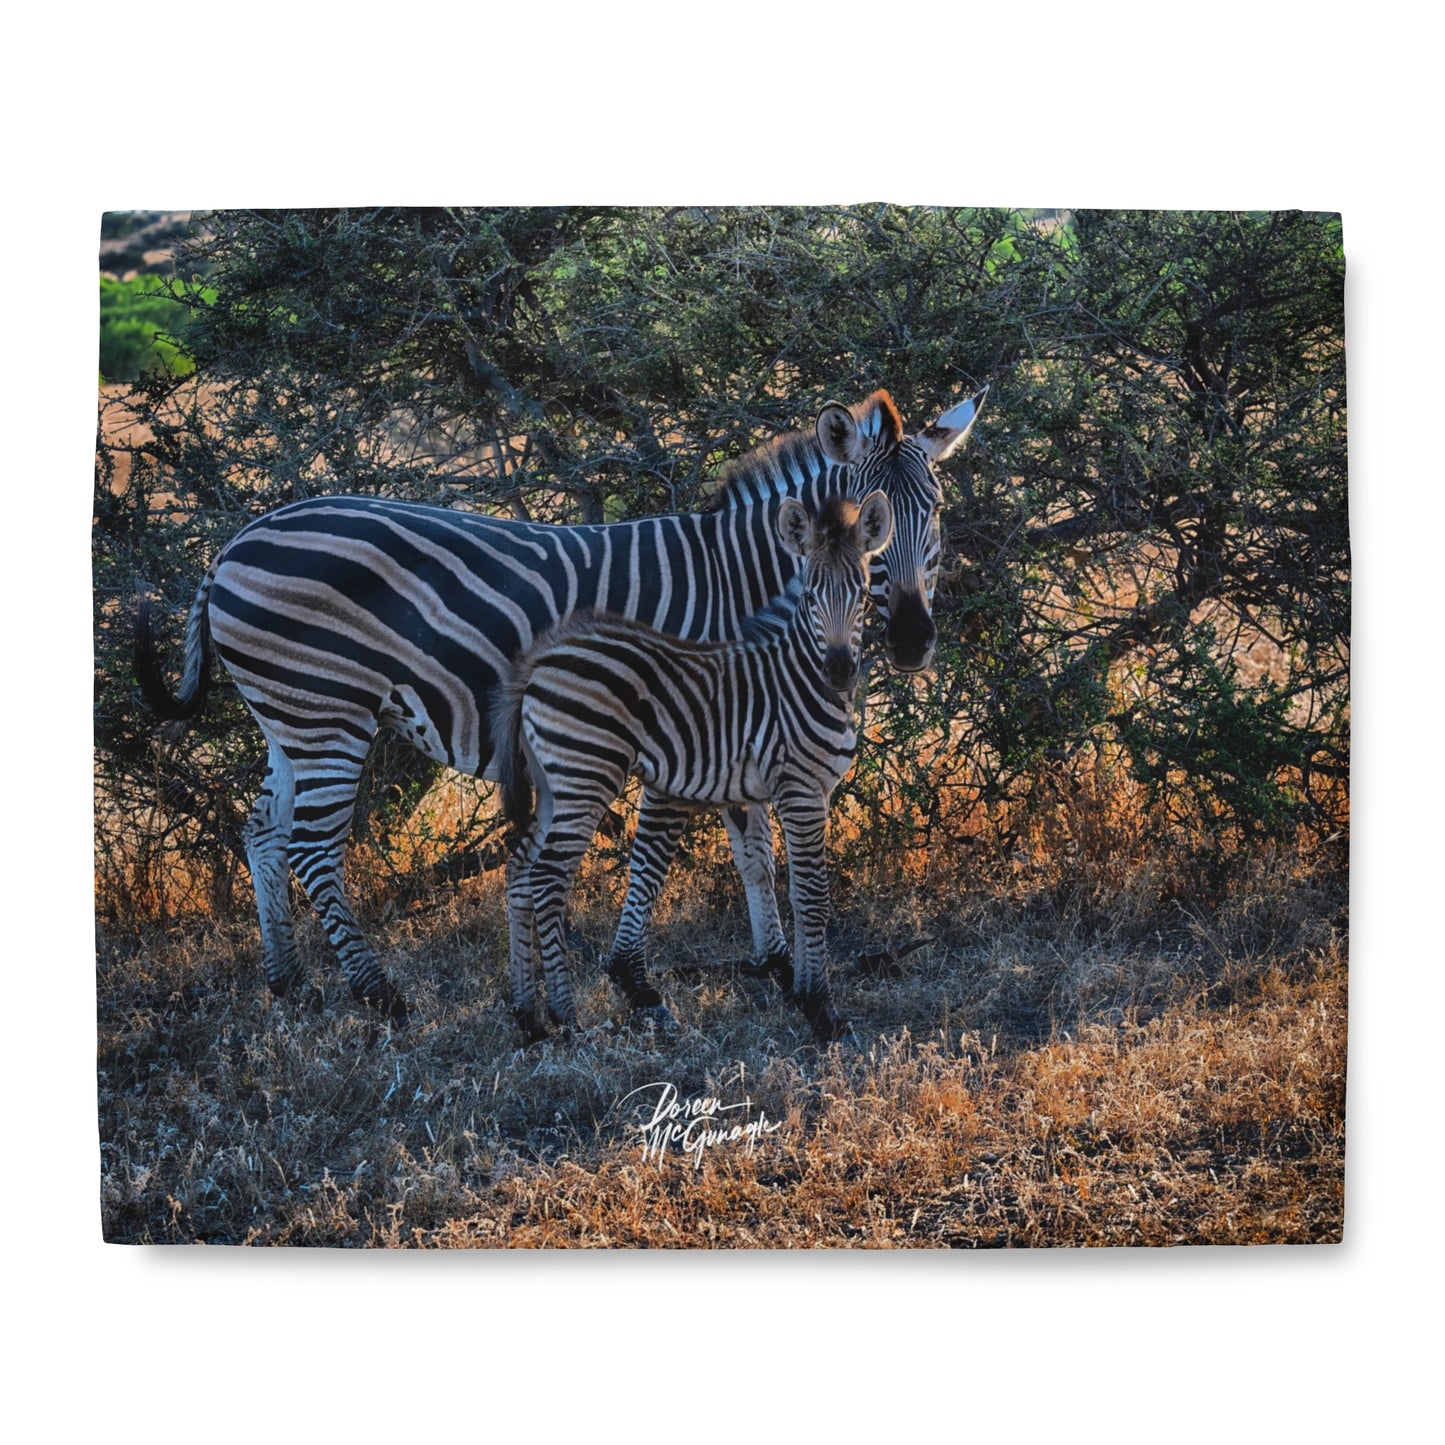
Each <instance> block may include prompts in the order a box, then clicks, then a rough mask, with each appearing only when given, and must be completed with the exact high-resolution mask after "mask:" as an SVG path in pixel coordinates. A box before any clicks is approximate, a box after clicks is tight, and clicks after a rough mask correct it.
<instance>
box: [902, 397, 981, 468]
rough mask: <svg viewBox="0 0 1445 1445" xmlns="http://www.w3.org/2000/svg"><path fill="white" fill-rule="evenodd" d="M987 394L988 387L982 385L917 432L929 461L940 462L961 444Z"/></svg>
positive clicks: (971, 427) (971, 428) (976, 417)
mask: <svg viewBox="0 0 1445 1445" xmlns="http://www.w3.org/2000/svg"><path fill="white" fill-rule="evenodd" d="M987 395H988V387H984V389H983V390H982V391H980V392H978V393H977V394H976V395H974V396H971V397H969V399H968V400H967V401H961V402H959V404H958V405H957V406H953V407H950V408H949V409H948V410H947V411H946V412H944V413H943V415H942V416H941V417H939V418H938V420H937V421H936V422H934V423H933V425H932V426H926V427H924V428H923V430H922V431H921V432H919V433H918V441H919V443H920V444H921V445H922V447H923V450H924V451H925V452H927V453H928V460H929V461H931V462H941V461H942V460H943V459H944V457H947V456H951V455H952V454H953V453H954V452H956V451H957V450H958V448H959V447H961V446H962V445H963V443H964V442H965V441H966V440H967V439H968V434H969V432H971V431H972V430H973V424H974V422H976V421H977V420H978V414H979V412H981V411H982V410H983V399H984V397H986V396H987Z"/></svg>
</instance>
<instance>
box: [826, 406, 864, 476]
mask: <svg viewBox="0 0 1445 1445" xmlns="http://www.w3.org/2000/svg"><path fill="white" fill-rule="evenodd" d="M816 430H817V433H818V445H819V446H820V447H821V448H822V449H823V455H824V456H825V457H827V458H828V460H829V461H830V462H833V463H834V464H835V465H837V466H840V467H851V466H854V465H855V464H856V463H858V462H860V461H862V460H863V454H864V452H866V451H867V450H868V442H867V439H866V438H865V437H864V435H863V432H862V429H861V428H860V427H859V425H858V423H857V421H856V420H855V418H854V416H853V413H852V412H851V411H849V410H848V408H847V407H846V406H844V405H843V403H842V402H841V401H830V402H829V403H828V405H827V406H825V407H824V408H823V410H822V411H820V412H819V413H818V424H817V428H816Z"/></svg>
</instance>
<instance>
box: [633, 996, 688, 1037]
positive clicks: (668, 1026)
mask: <svg viewBox="0 0 1445 1445" xmlns="http://www.w3.org/2000/svg"><path fill="white" fill-rule="evenodd" d="M648 992H649V993H652V996H653V998H654V999H656V1000H657V1001H656V1002H655V1003H651V1004H644V1003H639V1004H634V1005H633V1008H632V1022H633V1023H634V1024H641V1025H642V1026H643V1028H645V1029H648V1030H650V1031H651V1032H653V1033H659V1034H675V1033H677V1032H678V1022H677V1020H676V1019H675V1018H673V1016H672V1010H671V1009H670V1008H668V1006H667V1005H666V1004H665V1003H663V1001H662V1000H661V999H660V998H658V997H657V995H656V993H654V992H653V991H652V990H651V989H649V990H648Z"/></svg>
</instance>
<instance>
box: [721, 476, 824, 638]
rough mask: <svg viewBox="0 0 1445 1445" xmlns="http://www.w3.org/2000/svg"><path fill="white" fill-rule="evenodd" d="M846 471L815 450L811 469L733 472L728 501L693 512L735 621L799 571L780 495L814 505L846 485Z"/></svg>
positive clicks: (781, 589)
mask: <svg viewBox="0 0 1445 1445" xmlns="http://www.w3.org/2000/svg"><path fill="white" fill-rule="evenodd" d="M850 476H851V473H850V471H849V470H848V468H846V467H837V466H832V465H830V464H828V463H827V462H826V461H824V459H823V457H822V454H821V453H817V454H816V465H815V466H814V467H813V468H812V469H811V470H810V469H807V468H805V467H803V466H801V465H791V466H789V467H787V468H786V469H784V468H776V469H774V470H771V471H769V472H767V473H766V474H762V473H759V474H755V475H750V476H748V477H738V478H735V479H734V480H733V482H732V483H731V485H730V486H729V489H728V492H727V498H728V501H727V505H725V506H721V507H719V508H718V509H717V510H716V511H713V512H704V513H698V514H695V515H696V517H697V521H698V523H699V524H700V526H699V540H700V541H701V543H702V545H703V546H704V547H705V548H706V549H707V550H708V551H709V552H710V554H711V560H712V565H713V566H714V567H715V568H716V571H717V576H718V578H719V583H720V585H721V586H722V588H724V589H725V590H726V591H727V592H728V594H729V596H730V600H731V604H732V609H731V610H732V614H733V617H734V618H735V619H736V620H737V621H738V622H741V620H742V619H743V618H746V617H750V616H751V615H752V614H753V613H755V612H758V611H760V610H761V609H762V608H764V607H766V606H767V605H768V603H770V602H772V601H774V600H775V599H777V598H778V597H780V596H781V595H782V594H783V593H784V592H786V591H787V588H788V584H789V583H790V582H792V580H793V579H794V578H795V577H796V576H797V575H798V571H799V564H798V561H797V559H796V558H795V557H793V556H792V554H791V553H789V552H787V551H785V550H784V548H783V544H782V542H781V541H780V540H779V538H778V510H779V508H780V507H781V506H782V505H783V502H784V500H785V499H786V498H788V497H796V498H797V499H798V500H799V501H801V502H803V503H804V505H806V506H807V507H808V509H809V510H810V511H816V510H817V509H818V507H819V506H820V505H821V503H822V502H823V500H824V499H825V498H827V497H831V496H833V495H835V494H842V493H843V492H845V491H846V490H847V487H848V483H849V478H850Z"/></svg>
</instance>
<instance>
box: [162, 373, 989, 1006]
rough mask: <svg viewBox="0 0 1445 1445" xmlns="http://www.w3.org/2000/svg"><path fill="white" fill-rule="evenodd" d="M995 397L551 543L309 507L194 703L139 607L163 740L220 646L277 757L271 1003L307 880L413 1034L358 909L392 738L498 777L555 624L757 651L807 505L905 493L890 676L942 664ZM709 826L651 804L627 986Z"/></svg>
mask: <svg viewBox="0 0 1445 1445" xmlns="http://www.w3.org/2000/svg"><path fill="white" fill-rule="evenodd" d="M983 397H984V393H983V392H980V393H979V394H978V395H977V396H974V397H971V398H969V399H968V400H966V401H963V402H960V403H959V404H958V405H957V406H954V407H952V408H950V409H949V410H948V411H946V412H945V413H944V414H943V415H942V416H940V417H939V418H938V420H937V422H935V423H934V424H933V425H932V426H929V427H925V428H924V429H923V430H922V431H921V432H919V433H917V434H916V435H913V436H909V435H906V434H905V433H904V430H903V424H902V422H901V420H900V418H899V415H898V412H897V409H896V408H895V407H894V405H893V402H892V400H891V398H890V397H889V396H888V394H887V393H886V392H883V391H879V392H875V393H874V394H873V395H872V396H870V397H868V398H867V399H866V400H865V401H863V402H861V403H859V404H858V405H857V406H854V407H851V408H849V407H845V406H842V405H839V404H837V403H830V404H829V405H828V406H826V407H824V408H823V410H822V412H821V413H820V414H819V416H818V419H817V423H816V426H815V427H814V429H813V432H812V434H806V433H800V432H790V433H785V434H784V435H782V436H780V437H777V438H775V439H774V440H773V441H771V442H768V443H766V444H764V445H763V446H761V447H759V448H757V449H756V450H754V451H752V452H750V453H748V454H747V455H746V456H744V457H742V458H740V459H739V460H738V461H737V462H735V463H733V464H732V466H731V467H730V468H729V469H728V470H727V471H726V473H725V474H724V477H723V479H722V482H721V484H720V486H719V489H718V492H717V495H716V497H715V499H714V503H713V505H712V507H711V508H710V509H709V510H707V511H702V512H694V513H683V514H677V515H672V516H665V517H651V518H643V519H640V520H637V521H632V522H616V523H612V524H610V525H607V526H574V527H549V526H541V525H535V524H532V523H526V522H518V521H514V520H510V519H502V518H496V517H490V516H483V515H478V514H475V513H468V512H460V511H451V510H447V509H445V508H438V507H424V506H418V505H415V504H412V503H406V502H395V501H387V500H382V499H377V498H368V497H319V498H313V499H310V500H306V501H301V502H294V503H292V504H291V505H289V506H286V507H282V508H280V509H278V510H277V511H275V512H271V513H268V514H267V515H265V516H263V517H259V518H257V519H256V520H255V521H253V522H251V523H249V524H248V525H247V526H246V527H244V528H243V529H242V530H241V531H240V532H239V533H237V535H236V536H235V537H234V538H233V539H232V540H231V541H230V542H229V543H228V544H227V545H226V546H225V547H223V548H222V549H221V551H220V553H219V554H218V555H217V556H216V558H215V560H214V561H213V562H212V563H211V566H210V568H209V570H208V571H207V573H206V575H205V577H204V578H203V579H202V581H201V584H200V587H199V589H198V591H197V593H196V597H195V601H194V602H193V604H192V606H191V610H190V616H189V619H188V622H187V628H186V645H185V664H184V673H183V677H182V681H181V687H180V692H179V694H178V695H173V694H172V693H171V691H170V689H169V687H168V686H167V685H166V683H165V681H164V679H163V678H162V675H161V670H160V664H159V661H158V658H157V654H156V648H155V643H154V638H153V634H152V622H151V617H150V611H149V608H148V607H147V606H146V604H145V603H144V601H143V602H142V605H141V608H140V612H139V616H138V619H137V633H136V672H137V676H138V678H139V680H140V683H141V688H142V692H143V694H144V696H145V698H146V700H147V702H148V703H149V704H150V706H151V708H152V709H153V710H154V711H155V712H156V713H157V714H158V715H159V716H160V717H162V718H167V719H170V718H180V717H189V716H192V715H194V714H195V713H196V712H198V711H199V710H200V708H201V706H202V704H203V703H204V700H205V694H206V689H207V686H208V681H209V663H210V656H211V652H212V649H213V648H214V650H215V651H216V652H218V653H219V654H220V656H221V659H222V661H223V662H224V663H225V664H226V668H227V670H228V671H229V672H230V674H231V677H232V679H233V680H234V681H235V683H236V686H237V688H238V689H239V691H240V693H241V696H242V698H243V699H244V700H245V702H246V704H247V706H248V707H249V708H250V710H251V712H252V714H253V715H254V717H255V718H256V721H257V723H258V724H259V725H260V728H261V731H262V733H263V734H264V735H265V737H266V741H267V745H268V760H267V761H268V767H267V773H266V778H265V781H264V782H263V784H262V787H261V793H260V797H259V798H258V799H257V802H256V806H255V809H254V811H253V812H252V814H251V817H250V819H249V821H248V823H247V825H246V834H245V841H246V856H247V859H248V861H249V863H250V867H251V877H252V882H253V885H254V888H255V892H256V904H257V911H258V912H259V914H260V922H261V938H262V945H263V949H264V952H265V962H266V980H267V983H268V984H269V985H270V988H271V990H272V992H274V993H276V994H277V995H281V994H284V993H285V992H286V990H287V988H288V987H289V986H290V985H291V984H292V983H293V982H294V981H295V979H296V976H297V974H298V973H299V970H300V955H299V953H298V952H297V948H296V941H295V936H294V931H293V924H292V918H291V911H290V905H289V900H288V893H287V883H288V878H289V874H290V872H292V871H294V872H295V874H296V876H297V878H299V879H300V881H301V883H302V885H303V886H304V887H305V889H306V892H307V894H308V895H309V897H310V900H311V903H312V906H313V907H315V909H316V910H317V912H318V913H319V915H320V917H321V920H322V925H323V928H324V930H325V932H326V936H327V939H328V940H329V942H330V943H331V945H332V947H333V948H334V949H335V951H336V953H337V956H338V958H339V960H340V962H341V966H342V969H343V971H344V973H345V975H346V978H347V981H348V982H349V983H350V985H351V989H352V992H353V993H354V994H355V995H356V996H357V997H358V998H360V999H362V1000H363V1001H365V1002H366V1003H368V1004H370V1005H371V1006H373V1007H376V1008H378V1009H380V1010H382V1011H383V1012H384V1013H386V1014H387V1015H389V1016H390V1017H393V1018H403V1017H405V1014H406V1004H405V1002H404V1000H403V999H402V998H401V996H400V995H399V994H398V993H397V991H396V990H395V989H394V988H393V987H392V985H391V983H390V981H389V980H388V979H387V977H386V975H385V973H384V971H383V970H382V967H381V965H380V963H379V962H378V960H377V958H376V956H375V955H374V954H373V953H372V951H371V949H370V947H369V946H368V944H367V942H366V938H365V935H364V934H363V933H362V930H361V927H360V925H359V924H358V923H357V921H356V917H355V914H354V913H353V912H352V911H351V908H350V905H349V904H348V902H347V900H346V894H345V884H344V875H343V868H342V865H343V853H344V848H345V843H346V838H347V836H348V834H349V833H350V830H351V821H352V814H353V811H354V808H355V802H356V789H357V784H358V782H359V780H360V777H361V771H362V764H363V762H364V760H365V757H366V754H367V752H368V751H369V750H370V747H371V745H372V742H373V741H374V739H375V737H376V734H377V733H378V731H380V730H382V729H387V730H389V731H391V732H394V733H396V734H399V735H400V736H402V737H403V738H405V739H406V740H407V741H409V742H410V743H412V744H413V745H414V746H415V747H417V748H419V749H420V750H421V751H422V752H424V753H426V754H427V756H429V757H431V758H434V759H436V760H437V761H439V762H443V763H446V764H448V765H449V766H451V767H453V768H456V769H458V770H459V771H461V772H464V773H471V774H486V773H487V770H488V768H489V765H490V763H491V757H492V749H491V739H490V736H489V732H488V714H489V708H490V703H491V697H492V692H493V690H494V688H495V686H496V683H497V680H498V678H499V676H500V675H501V674H502V673H503V672H504V671H505V670H506V668H507V666H508V665H509V664H510V662H511V661H512V659H513V658H515V657H516V656H517V655H518V654H519V653H521V652H523V651H525V650H526V649H527V648H528V647H530V646H531V644H532V641H533V638H534V637H535V636H537V635H538V634H540V633H541V632H543V631H545V630H546V629H547V628H548V627H550V626H552V625H553V624H554V623H555V622H556V621H557V620H558V619H559V618H561V617H565V616H567V615H568V614H569V613H571V612H573V611H575V610H577V609H580V608H598V609H602V610H606V611H610V612H613V613H616V614H619V615H621V616H623V617H627V618H639V619H642V620H644V621H646V622H648V623H650V624H651V625H653V626H655V627H657V628H659V629H661V630H663V631H665V632H670V633H673V634H675V635H679V636H682V637H687V638H693V639H716V640H729V639H734V638H736V637H738V636H739V635H740V633H741V628H742V623H743V620H744V619H745V618H747V617H748V616H750V615H751V614H752V613H754V612H756V611H758V610H759V608H761V607H762V606H764V605H765V604H766V603H767V602H768V601H769V600H771V599H772V598H774V597H776V596H778V595H779V594H780V593H781V592H782V591H783V590H784V588H785V587H786V586H787V584H788V582H789V581H790V580H791V578H792V577H793V575H794V573H795V572H796V570H797V563H796V560H795V559H794V558H793V557H791V556H790V555H789V554H788V553H787V552H786V551H785V550H784V549H783V548H782V546H781V545H780V544H779V542H778V541H777V536H776V530H775V527H774V522H775V520H776V517H777V512H778V508H779V507H780V506H781V504H782V502H783V500H784V499H785V498H786V497H788V496H795V497H801V498H803V499H805V500H806V501H808V502H809V504H810V505H813V506H815V507H816V506H817V505H818V504H819V503H820V502H821V500H822V499H823V498H824V497H826V496H832V495H844V494H849V493H853V494H856V493H857V492H859V491H872V490H875V489H881V490H882V491H884V492H885V493H886V494H887V496H888V498H889V501H890V503H891V505H892V508H893V514H894V537H893V541H892V543H891V545H890V547H889V549H888V551H887V552H885V553H884V554H883V555H882V556H881V557H880V558H878V559H877V562H876V563H875V566H874V570H873V575H872V579H871V588H872V594H873V597H874V600H875V602H876V603H877V605H878V608H879V611H880V613H881V615H882V616H883V618H884V619H885V621H886V628H885V633H884V643H885V649H886V651H887V653H888V656H889V658H890V660H891V661H892V662H893V664H894V666H896V667H899V668H903V669H905V670H913V669H917V668H920V667H924V666H926V665H927V664H928V662H929V660H930V659H931V657H932V652H933V644H934V638H935V630H934V625H933V620H932V615H931V613H932V594H933V584H934V580H935V578H936V575H937V570H938V559H939V551H940V543H939V528H938V511H939V508H940V504H941V501H942V491H941V487H940V484H939V480H938V477H937V475H936V473H935V472H934V470H933V463H934V462H936V461H939V460H941V459H942V458H943V457H946V456H947V455H948V454H949V453H950V452H952V451H953V450H954V449H955V448H956V447H957V446H958V445H959V444H960V443H961V442H962V441H963V440H964V438H965V437H966V436H967V435H968V432H969V429H970V428H971V427H972V425H973V422H974V421H975V419H976V418H977V416H978V412H979V408H980V406H981V405H982V402H983ZM691 811H692V809H691V807H690V806H688V807H683V806H681V805H679V804H678V803H676V802H674V801H671V800H667V799H664V798H661V797H658V796H657V795H655V794H654V793H652V792H651V791H648V792H645V793H644V796H643V800H642V804H641V807H640V811H639V817H638V825H637V834H636V838H635V841H634V849H633V861H634V874H633V883H632V884H631V885H630V886H629V890H628V903H627V907H626V908H625V910H624V914H623V919H622V922H621V924H620V925H619V928H618V936H617V942H616V944H615V945H614V949H613V958H614V961H618V960H620V961H621V963H622V965H623V966H628V967H630V962H629V961H630V960H632V959H634V958H636V957H638V956H640V949H641V939H642V934H643V930H644V929H645V926H646V923H647V919H648V917H649V915H650V912H651V908H652V903H653V901H654V900H655V898H656V895H657V891H658V889H659V887H660V886H661V881H662V878H663V877H664V876H665V875H666V871H667V866H668V864H669V862H670V860H671V858H672V855H673V853H674V852H675V850H676V847H677V841H678V838H679V837H680V835H681V831H682V825H683V823H684V821H685V820H686V817H687V816H688V814H689V812H691ZM724 821H725V824H726V826H727V829H728V836H729V839H730V841H731V842H732V845H733V851H734V855H735V857H736V859H737V862H738V865H739V868H740V870H741V871H742V874H743V879H744V883H745V885H746V887H747V890H748V908H749V916H750V918H751V920H752V924H753V933H754V944H755V947H756V948H757V949H758V952H759V953H760V954H761V955H762V956H764V957H766V958H769V959H772V960H773V961H775V962H778V963H780V964H781V961H782V960H785V959H786V956H787V944H786V941H785V939H784V936H783V932H782V928H781V924H780V923H779V920H778V915H777V902H776V898H775V896H774V892H773V876H774V862H773V847H772V825H771V822H770V820H769V819H768V817H767V815H766V811H765V810H758V809H733V810H730V811H729V812H728V813H727V814H725V818H724Z"/></svg>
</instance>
